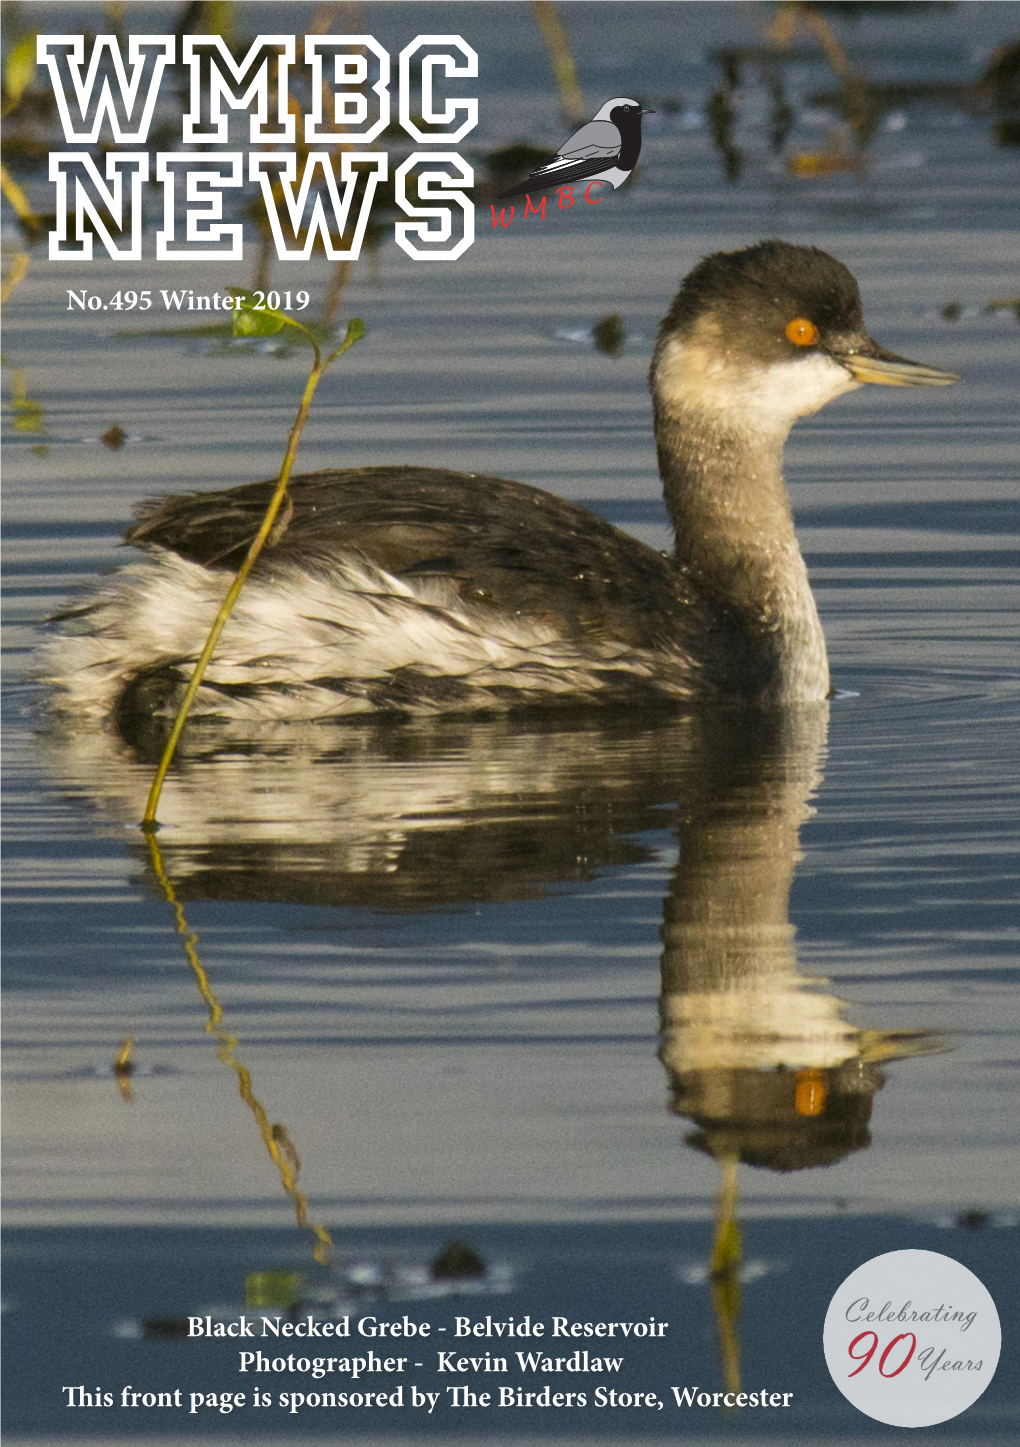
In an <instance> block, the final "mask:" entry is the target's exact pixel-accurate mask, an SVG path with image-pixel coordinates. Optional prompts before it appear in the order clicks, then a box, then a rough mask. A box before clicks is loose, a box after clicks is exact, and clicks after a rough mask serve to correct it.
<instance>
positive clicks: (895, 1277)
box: [822, 1251, 1002, 1427]
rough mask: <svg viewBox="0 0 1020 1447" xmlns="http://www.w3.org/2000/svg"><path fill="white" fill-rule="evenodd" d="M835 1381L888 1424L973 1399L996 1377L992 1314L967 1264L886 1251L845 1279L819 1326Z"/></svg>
mask: <svg viewBox="0 0 1020 1447" xmlns="http://www.w3.org/2000/svg"><path fill="white" fill-rule="evenodd" d="M822 1340H823V1344H824V1347H825V1361H826V1365H827V1366H828V1368H829V1371H830V1373H831V1374H832V1380H833V1381H834V1382H835V1383H836V1386H837V1387H838V1388H839V1390H840V1391H841V1392H842V1393H843V1395H844V1397H846V1399H847V1400H848V1401H849V1402H852V1403H853V1405H854V1406H855V1407H856V1408H857V1409H858V1411H860V1412H864V1413H866V1414H867V1416H869V1417H874V1419H875V1421H876V1422H887V1423H888V1424H889V1425H890V1426H891V1427H932V1426H934V1424H935V1423H936V1422H947V1421H948V1420H949V1418H950V1417H956V1416H958V1415H959V1414H960V1413H961V1412H963V1411H966V1409H967V1408H968V1407H969V1406H970V1405H971V1403H972V1402H976V1401H977V1399H978V1397H980V1395H981V1393H982V1392H983V1391H984V1389H985V1388H986V1387H987V1386H988V1383H989V1382H990V1381H991V1380H992V1377H993V1376H994V1375H995V1368H996V1366H997V1364H998V1361H999V1348H1000V1346H1001V1344H1002V1331H1001V1328H1000V1326H999V1313H998V1312H997V1311H996V1309H995V1302H994V1301H993V1300H992V1298H991V1296H990V1295H989V1294H988V1292H987V1291H986V1289H985V1287H984V1286H983V1284H982V1283H981V1282H980V1281H979V1280H978V1278H977V1277H976V1276H975V1275H974V1273H973V1272H972V1271H968V1270H967V1268H966V1266H961V1265H960V1263H959V1262H958V1261H954V1260H953V1259H952V1257H950V1256H943V1255H942V1254H941V1253H940V1252H938V1251H889V1252H888V1253H887V1254H886V1255H885V1256H874V1257H872V1259H871V1260H870V1261H865V1263H864V1265H863V1266H858V1268H857V1270H856V1271H854V1272H852V1273H851V1275H849V1276H848V1277H847V1279H846V1280H845V1281H844V1282H843V1285H842V1286H841V1287H840V1288H839V1290H838V1291H837V1292H836V1294H835V1296H834V1297H833V1298H832V1301H831V1302H830V1303H829V1310H828V1311H827V1312H826V1315H825V1329H824V1332H823V1337H822Z"/></svg>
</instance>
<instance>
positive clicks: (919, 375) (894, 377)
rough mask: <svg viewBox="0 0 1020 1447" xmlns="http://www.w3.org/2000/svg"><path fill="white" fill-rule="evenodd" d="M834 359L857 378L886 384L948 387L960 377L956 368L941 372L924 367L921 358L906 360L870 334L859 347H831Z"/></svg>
mask: <svg viewBox="0 0 1020 1447" xmlns="http://www.w3.org/2000/svg"><path fill="white" fill-rule="evenodd" d="M832 355H833V356H834V357H835V359H836V361H837V362H842V364H843V366H844V367H846V369H847V370H848V371H849V372H852V373H853V375H854V376H855V377H856V379H857V381H858V382H881V383H882V384H883V385H884V386H886V387H948V386H949V384H950V383H951V382H958V381H959V380H960V379H959V377H958V376H957V375H956V373H955V372H942V371H940V370H939V368H938V367H926V366H925V365H924V363H923V362H908V361H907V359H906V357H898V356H897V355H896V353H895V352H887V351H886V349H885V347H880V346H879V345H878V343H877V342H875V341H872V339H871V338H870V337H869V338H868V340H867V342H865V343H864V344H863V345H862V346H861V347H855V348H854V349H853V350H852V351H845V352H841V351H833V353H832Z"/></svg>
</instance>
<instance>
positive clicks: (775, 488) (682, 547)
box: [653, 372, 829, 703]
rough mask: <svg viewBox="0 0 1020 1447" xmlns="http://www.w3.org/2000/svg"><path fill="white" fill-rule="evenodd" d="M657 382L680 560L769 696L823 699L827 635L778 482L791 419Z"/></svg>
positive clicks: (660, 441)
mask: <svg viewBox="0 0 1020 1447" xmlns="http://www.w3.org/2000/svg"><path fill="white" fill-rule="evenodd" d="M659 383H660V375H659V373H658V372H655V373H653V397H654V408H655V438H656V445H657V448H658V455H659V470H660V472H661V475H662V483H663V488H664V491H665V498H666V506H667V508H668V510H669V515H670V518H671V520H672V523H673V528H674V531H675V534H676V544H675V551H674V560H675V562H676V565H677V567H678V568H679V569H680V570H682V572H683V573H684V574H685V576H686V577H688V578H689V579H690V581H691V583H692V584H693V586H694V588H695V590H696V592H697V594H698V596H699V597H701V598H703V599H705V600H706V601H707V602H708V603H709V605H710V606H711V607H712V608H713V609H714V610H715V611H717V612H718V614H719V615H720V617H721V619H722V620H723V622H724V624H728V625H729V626H730V627H731V628H732V629H733V630H735V632H736V633H738V634H739V635H740V637H741V639H742V640H743V643H744V645H745V650H746V651H749V652H750V654H752V655H753V659H754V664H755V672H757V673H759V674H760V676H761V678H762V680H763V684H764V697H765V699H766V700H767V701H771V702H783V703H788V702H805V701H810V700H813V699H822V698H825V697H826V696H827V694H828V691H829V668H828V661H827V658H826V653H825V638H824V635H823V634H822V627H821V623H820V622H819V619H818V610H817V608H816V607H815V600H814V598H813V596H812V593H811V587H810V584H809V583H808V576H807V568H806V567H805V565H804V559H803V557H802V556H801V551H800V546H799V544H798V542H797V535H796V533H795V531H794V526H793V515H792V513H791V510H790V500H789V497H788V495H787V491H786V486H785V483H784V482H783V467H782V464H783V444H784V442H785V441H786V437H787V435H788V433H789V430H790V427H789V423H788V422H785V421H780V422H778V423H774V422H770V421H766V419H764V418H763V417H762V416H761V415H760V413H759V414H758V415H755V414H754V412H749V413H748V414H745V415H743V416H741V415H737V416H736V417H734V415H733V413H732V411H730V412H726V413H724V412H723V411H722V409H718V410H713V409H712V408H710V407H706V406H699V405H697V402H696V400H695V402H694V403H692V402H691V401H689V400H680V399H672V398H671V397H670V396H669V395H668V390H667V389H666V388H664V387H663V386H661V385H659ZM736 666H737V667H738V668H740V667H741V664H740V663H737V665H736ZM736 683H737V686H738V688H739V687H740V683H741V681H740V680H739V679H737V680H736Z"/></svg>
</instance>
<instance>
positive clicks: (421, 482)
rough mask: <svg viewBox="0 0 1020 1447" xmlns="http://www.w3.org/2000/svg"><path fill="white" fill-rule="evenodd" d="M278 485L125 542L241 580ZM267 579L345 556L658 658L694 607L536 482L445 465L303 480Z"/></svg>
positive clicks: (615, 536) (143, 524) (601, 527)
mask: <svg viewBox="0 0 1020 1447" xmlns="http://www.w3.org/2000/svg"><path fill="white" fill-rule="evenodd" d="M274 487H275V483H273V482H258V483H251V484H249V485H247V486H244V487H237V488H231V489H230V490H228V491H224V492H193V493H183V494H181V495H179V496H176V497H167V498H157V499H154V500H151V501H149V502H147V503H143V504H142V505H141V507H140V508H139V509H138V518H139V520H138V522H137V523H136V524H135V525H134V526H133V527H132V528H130V529H129V530H128V532H127V534H126V535H125V541H126V542H129V543H132V544H133V545H134V546H135V547H139V548H143V549H146V550H149V549H162V550H164V551H166V552H172V553H176V554H177V556H178V557H181V558H184V559H186V560H187V561H188V562H192V563H198V564H200V565H201V566H203V567H204V568H209V569H214V570H222V571H223V572H224V573H233V572H235V571H236V570H237V568H238V567H239V566H240V563H241V562H242V560H243V558H244V556H245V553H246V552H247V550H248V547H249V545H250V543H251V541H252V538H253V537H254V536H255V533H256V532H257V530H258V527H259V525H260V523H261V521H262V518H263V516H264V515H265V511H266V507H267V505H268V503H269V499H270V497H271V496H272V493H273V489H274ZM288 493H289V499H290V501H289V505H288V504H287V503H285V504H284V508H283V510H282V512H281V517H282V518H283V519H284V521H285V525H284V526H282V527H278V529H277V532H276V536H275V540H274V542H273V545H272V546H271V547H269V548H267V549H266V551H265V552H264V553H263V555H262V557H261V559H260V560H259V562H258V564H257V565H256V570H255V576H256V577H258V576H262V577H267V576H269V575H272V574H274V573H280V572H281V571H283V570H287V571H289V570H291V569H300V570H301V571H303V572H306V573H309V574H311V575H313V576H314V575H318V576H320V577H323V576H325V577H328V576H329V575H330V574H331V573H332V572H333V571H334V570H335V569H336V567H337V565H338V563H340V562H341V561H342V560H343V559H345V558H351V557H354V558H357V559H358V560H363V561H365V562H367V563H368V564H370V565H372V566H373V567H374V568H377V569H379V570H381V571H382V572H384V573H387V574H391V575H392V576H394V577H396V578H398V579H401V580H403V581H405V582H407V583H409V584H414V583H415V582H418V583H422V582H424V581H425V580H427V579H429V578H434V579H435V580H437V582H438V581H439V580H444V582H445V583H446V584H447V586H448V587H450V588H451V589H452V590H455V593H456V595H457V596H458V597H459V599H460V600H461V602H462V603H463V604H464V605H466V606H468V607H470V608H473V609H478V610H480V611H481V612H483V613H500V614H504V615H507V616H510V617H518V618H524V619H527V618H534V619H537V620H541V621H543V622H546V623H552V622H555V624H556V625H557V627H558V629H560V630H561V631H562V632H563V633H564V634H565V635H566V636H568V637H576V638H581V637H585V636H595V637H597V636H599V635H603V636H611V637H613V638H616V639H618V640H620V641H621V642H625V643H627V644H629V645H630V646H632V647H636V648H656V647H660V646H662V643H663V640H664V639H668V638H669V637H670V636H671V634H673V633H675V629H676V619H677V616H678V615H679V614H681V613H682V614H684V615H686V621H687V625H688V626H689V624H690V617H689V610H690V607H691V605H692V599H691V598H690V597H689V596H688V593H687V590H686V589H685V587H684V580H683V577H682V575H680V574H677V573H676V572H673V571H671V570H670V569H668V568H667V567H664V566H663V557H662V554H661V553H657V552H656V551H655V550H654V549H652V548H650V547H648V546H647V545H646V544H645V543H642V542H640V541H639V540H638V539H637V538H633V537H630V536H629V535H628V534H626V533H622V532H620V531H619V530H618V529H617V528H615V527H613V526H612V525H611V524H610V523H607V522H606V521H605V520H604V519H602V518H600V517H598V516H597V515H596V514H594V513H591V512H589V511H588V510H587V509H586V508H583V507H580V506H579V505H578V504H577V503H573V502H568V501H567V500H565V499H563V498H559V497H555V496H553V495H552V494H551V493H548V492H542V491H540V490H539V489H538V488H533V487H528V486H527V485H526V484H524V483H519V482H509V481H507V480H505V479H503V478H498V477H486V476H482V475H480V474H475V473H471V474H464V473H457V472H449V471H446V470H445V469H441V468H431V467H365V468H351V469H348V470H345V471H342V472H337V471H325V472H313V473H306V474H304V475H303V476H299V477H295V478H293V479H292V480H291V483H290V487H289V489H288Z"/></svg>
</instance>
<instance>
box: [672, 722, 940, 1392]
mask: <svg viewBox="0 0 1020 1447" xmlns="http://www.w3.org/2000/svg"><path fill="white" fill-rule="evenodd" d="M828 709H829V705H828V704H827V703H823V704H814V705H808V706H805V707H801V708H797V709H782V710H778V709H777V710H770V711H766V712H755V713H751V712H748V713H747V714H745V715H743V716H736V717H733V716H731V717H730V718H729V719H728V720H726V725H728V726H725V725H724V726H719V725H720V722H721V721H720V720H718V719H717V720H715V721H714V725H715V726H713V727H711V728H705V729H702V730H700V731H699V733H698V737H697V741H696V745H695V749H696V752H697V755H698V757H699V760H700V766H699V767H697V768H696V769H695V770H694V771H693V776H692V777H693V778H694V779H695V780H696V781H697V783H696V785H695V788H694V791H693V792H692V794H690V795H689V796H688V798H687V800H686V801H685V803H684V805H682V812H681V817H680V819H679V822H678V826H677V832H678V835H679V845H680V852H679V859H678V862H677V866H676V869H675V871H674V873H673V878H672V881H671V884H670V889H669V893H668V895H667V896H666V900H665V903H664V918H663V935H662V938H663V945H664V949H663V953H662V994H661V996H660V1000H659V1014H660V1028H661V1045H660V1049H659V1059H660V1060H661V1061H662V1064H663V1065H664V1066H665V1068H666V1073H667V1075H668V1078H669V1088H670V1097H671V1098H670V1106H671V1109H672V1110H673V1111H674V1112H675V1113H676V1114H677V1115H680V1116H685V1117H686V1118H687V1119H688V1120H689V1121H691V1122H692V1123H693V1124H694V1125H695V1127H696V1129H695V1130H694V1131H692V1132H690V1133H689V1134H688V1135H687V1136H686V1137H685V1140H686V1143H687V1144H688V1145H689V1146H692V1147H693V1148H694V1149H695V1150H698V1151H703V1152H704V1153H706V1154H707V1155H710V1156H712V1157H714V1159H715V1160H716V1161H717V1162H718V1163H719V1170H720V1185H719V1192H718V1197H717V1201H716V1226H715V1239H714V1242H713V1248H712V1257H711V1267H710V1274H709V1280H710V1284H711V1289H712V1297H713V1303H714V1306H715V1312H716V1323H717V1327H718V1332H719V1342H720V1351H721V1355H722V1363H723V1376H724V1380H725V1384H726V1389H727V1391H738V1390H739V1387H740V1349H739V1338H738V1335H737V1319H738V1316H739V1312H740V1295H741V1282H740V1275H741V1265H742V1254H743V1253H742V1246H741V1236H740V1228H739V1225H738V1223H737V1171H738V1166H739V1164H740V1163H741V1162H743V1163H744V1164H745V1165H748V1166H752V1167H759V1168H764V1169H766V1170H772V1171H797V1170H803V1169H805V1168H807V1167H810V1166H830V1165H834V1164H835V1163H836V1162H837V1161H841V1160H843V1159H844V1158H845V1157H846V1156H848V1155H851V1154H852V1153H853V1152H854V1151H860V1150H865V1149H867V1147H868V1146H869V1145H870V1144H871V1133H870V1130H869V1122H870V1119H871V1107H872V1101H873V1098H874V1095H875V1092H876V1091H877V1090H879V1089H881V1087H882V1084H883V1079H884V1077H883V1074H882V1071H881V1068H880V1067H881V1065H882V1063H883V1062H885V1061H889V1060H894V1059H897V1058H899V1057H902V1056H909V1055H919V1054H927V1053H929V1052H931V1051H934V1050H938V1049H942V1048H945V1045H944V1042H943V1041H941V1040H940V1039H939V1037H936V1036H934V1035H932V1034H930V1033H928V1032H924V1031H918V1030H906V1031H904V1030H900V1031H886V1030H874V1029H871V1030H862V1029H858V1028H856V1027H855V1026H853V1025H851V1024H849V1023H848V1022H847V1020H846V1019H845V1009H846V1007H845V1005H844V1004H843V1002H842V1001H840V1000H838V999H836V997H835V996H834V995H831V994H828V993H827V992H826V991H825V990H824V989H823V988H821V987H822V986H824V984H825V981H823V980H818V979H815V980H811V979H808V978H805V977H804V976H803V975H801V974H799V973H798V969H797V954H796V944H795V934H796V931H795V927H794V926H793V925H792V924H791V923H790V919H789V907H788V906H789V895H790V887H791V885H792V883H793V876H794V871H795V869H796V865H797V861H798V860H799V859H800V857H801V855H800V838H799V836H800V827H801V825H802V823H803V822H804V821H805V820H806V819H807V818H808V817H809V816H810V815H811V814H812V813H813V812H814V811H813V808H812V806H811V803H810V800H811V797H812V795H813V794H814V793H815V791H816V790H817V788H818V785H819V784H820V783H821V777H822V776H821V764H822V756H823V752H824V748H825V739H826V729H827V722H828Z"/></svg>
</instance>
